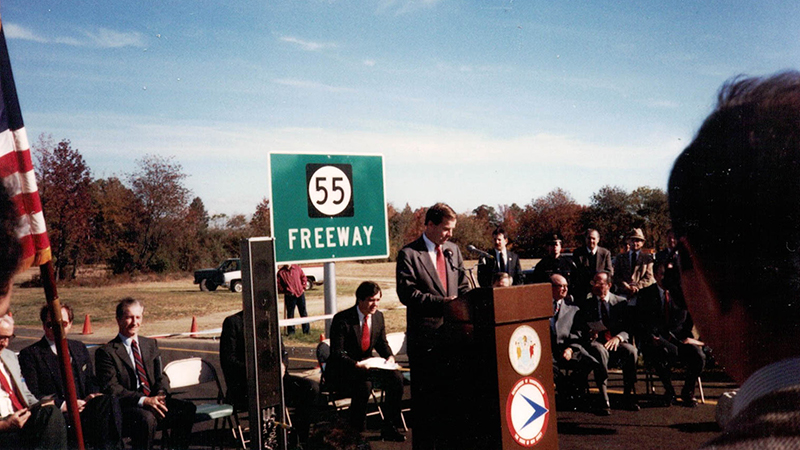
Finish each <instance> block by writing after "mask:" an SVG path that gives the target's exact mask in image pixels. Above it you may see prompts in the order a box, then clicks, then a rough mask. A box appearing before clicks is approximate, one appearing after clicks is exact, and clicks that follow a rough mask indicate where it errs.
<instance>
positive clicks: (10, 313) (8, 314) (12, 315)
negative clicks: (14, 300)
mask: <svg viewBox="0 0 800 450" xmlns="http://www.w3.org/2000/svg"><path fill="white" fill-rule="evenodd" d="M6 315H7V316H8V317H14V314H13V313H12V312H11V311H10V310H9V311H8V312H7V313H6Z"/></svg>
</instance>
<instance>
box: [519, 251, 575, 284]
mask: <svg viewBox="0 0 800 450" xmlns="http://www.w3.org/2000/svg"><path fill="white" fill-rule="evenodd" d="M575 269H576V267H575V262H574V261H573V260H572V258H570V257H568V256H564V255H559V257H558V258H553V257H551V256H545V257H544V258H542V259H541V260H539V262H538V263H537V264H536V267H534V269H533V276H532V277H531V279H530V280H529V281H528V282H530V283H549V282H550V276H551V275H553V274H555V273H557V274H559V275H563V276H564V278H566V279H567V281H568V282H571V280H572V276H573V274H574V273H575Z"/></svg>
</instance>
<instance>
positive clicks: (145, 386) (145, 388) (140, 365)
mask: <svg viewBox="0 0 800 450" xmlns="http://www.w3.org/2000/svg"><path fill="white" fill-rule="evenodd" d="M131 349H133V360H134V361H135V362H136V375H137V376H138V377H139V383H140V384H141V385H142V393H143V394H144V395H146V396H147V395H150V383H148V382H147V372H145V371H144V361H142V354H141V353H139V344H137V343H136V340H135V339H134V340H131Z"/></svg>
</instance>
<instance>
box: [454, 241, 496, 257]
mask: <svg viewBox="0 0 800 450" xmlns="http://www.w3.org/2000/svg"><path fill="white" fill-rule="evenodd" d="M467 250H469V251H471V252H474V253H477V254H479V255H481V256H483V257H484V258H491V259H492V260H494V255H491V254H489V253H486V252H485V251H483V250H481V249H479V248H477V247H475V246H474V245H472V244H470V245H468V246H467ZM450 253H452V252H450Z"/></svg>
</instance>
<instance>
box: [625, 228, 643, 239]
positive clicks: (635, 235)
mask: <svg viewBox="0 0 800 450" xmlns="http://www.w3.org/2000/svg"><path fill="white" fill-rule="evenodd" d="M628 239H633V240H634V241H643V240H644V233H642V229H641V228H634V229H632V230H631V232H630V233H628Z"/></svg>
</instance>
